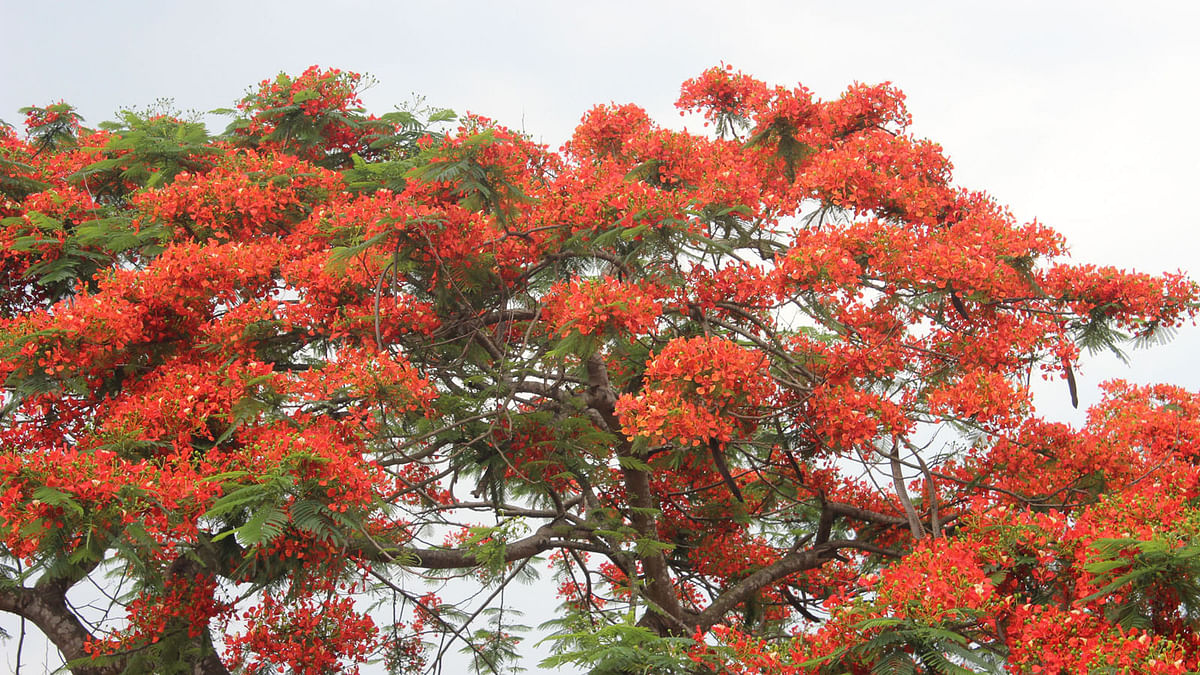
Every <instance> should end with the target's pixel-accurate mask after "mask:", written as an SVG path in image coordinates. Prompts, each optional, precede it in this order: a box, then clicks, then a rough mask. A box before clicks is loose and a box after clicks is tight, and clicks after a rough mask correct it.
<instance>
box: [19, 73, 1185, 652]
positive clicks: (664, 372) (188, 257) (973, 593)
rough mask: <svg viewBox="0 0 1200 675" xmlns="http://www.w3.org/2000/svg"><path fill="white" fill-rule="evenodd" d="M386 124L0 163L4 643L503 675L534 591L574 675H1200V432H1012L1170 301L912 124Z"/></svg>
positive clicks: (313, 109) (166, 134) (890, 117)
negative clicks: (991, 187) (552, 140)
mask: <svg viewBox="0 0 1200 675" xmlns="http://www.w3.org/2000/svg"><path fill="white" fill-rule="evenodd" d="M362 82H363V81H362V78H361V76H359V75H357V74H354V73H349V72H342V71H338V70H325V69H321V68H317V67H313V68H310V69H309V70H307V71H305V72H304V73H302V74H300V75H298V76H288V75H280V76H278V77H277V78H275V79H272V80H265V81H263V82H262V83H260V84H259V85H257V86H256V87H252V88H251V89H250V90H249V92H248V93H247V94H246V96H245V97H244V98H242V99H241V100H240V101H239V103H238V104H237V107H236V109H231V110H229V111H225V112H226V113H227V114H228V115H230V116H231V117H232V118H233V120H234V121H233V122H232V124H230V126H229V128H228V129H227V130H226V131H225V132H224V133H223V134H221V135H216V136H213V135H210V134H209V132H208V131H207V129H206V127H205V126H204V125H203V124H201V123H200V122H199V121H198V119H199V118H197V117H195V116H189V115H187V114H184V113H180V112H178V111H174V110H172V109H171V108H170V106H169V105H167V104H160V105H156V106H152V107H151V108H148V109H146V110H126V111H122V112H121V113H120V114H119V115H118V118H117V120H116V121H114V122H108V123H104V124H101V125H99V128H97V129H92V128H87V127H85V126H84V125H83V122H84V120H82V119H81V118H80V117H79V116H78V115H77V114H76V113H75V111H74V110H73V109H72V108H71V107H70V106H69V105H67V104H65V103H61V102H60V103H57V104H53V105H49V106H45V107H37V108H28V109H26V110H25V111H23V112H25V114H26V120H25V130H24V131H18V130H16V129H13V128H11V127H9V128H4V129H3V130H0V218H2V220H0V278H2V280H3V283H0V381H2V382H3V387H4V389H3V391H4V393H3V398H2V399H0V405H2V410H0V469H2V470H0V566H2V567H0V610H4V611H7V612H11V613H14V614H17V615H19V616H20V617H22V619H23V620H25V621H28V622H29V623H31V624H33V625H35V626H36V627H37V628H38V629H39V630H40V631H41V632H42V633H44V634H45V636H46V637H47V638H48V639H49V640H50V641H51V642H52V643H53V644H54V645H55V646H56V647H57V648H58V649H59V650H60V651H61V653H62V655H63V657H64V659H65V660H67V661H68V667H69V668H70V670H71V671H72V672H74V673H78V674H80V675H107V674H110V673H111V674H115V673H149V672H153V673H184V672H188V673H193V672H202V673H231V672H232V673H266V672H276V670H277V669H280V670H284V671H287V672H295V673H306V674H307V673H326V672H356V671H357V670H358V669H359V668H360V666H362V665H363V664H366V663H371V662H376V661H378V662H382V663H383V664H384V665H386V667H387V668H389V669H390V670H391V671H392V672H397V673H420V672H426V671H427V670H428V669H429V668H430V667H432V666H434V665H436V664H437V663H439V662H440V661H441V660H442V659H443V658H444V657H445V654H446V653H447V652H448V651H450V650H453V651H462V652H464V653H465V654H467V655H468V656H469V657H470V658H471V659H473V662H474V664H475V667H476V668H477V669H478V671H479V672H497V673H499V672H507V671H508V670H510V669H511V668H513V667H515V666H519V665H521V664H522V659H521V655H522V653H523V651H524V650H525V649H526V647H525V645H526V644H528V643H522V642H521V640H522V638H523V637H527V636H528V635H530V633H529V632H528V631H525V630H523V629H522V627H521V626H520V625H519V624H520V623H521V621H522V619H521V618H520V617H518V616H516V615H515V614H516V613H515V612H513V611H512V610H511V609H509V608H508V607H507V605H506V604H505V601H504V598H505V594H504V591H505V589H506V587H508V586H509V585H510V584H512V583H517V582H521V581H527V580H529V579H530V578H532V577H534V576H537V575H539V574H540V575H541V576H542V577H543V581H541V582H539V583H538V584H536V585H534V586H533V587H532V589H533V590H532V591H528V592H543V591H544V592H547V594H548V595H552V594H553V593H554V592H555V591H557V600H556V601H557V602H558V603H561V605H560V608H559V610H558V612H557V613H556V614H555V618H554V619H553V620H552V621H551V622H550V624H549V625H546V626H543V633H541V634H549V636H550V637H549V638H547V639H549V640H550V641H551V642H552V644H553V645H554V648H555V649H554V656H552V657H551V658H550V659H548V660H547V662H546V665H547V666H555V665H559V666H567V667H568V668H571V669H575V670H578V671H589V672H594V673H607V674H618V673H680V674H683V673H688V674H693V673H694V674H700V673H784V674H789V673H843V672H851V673H868V672H890V673H915V672H928V673H958V672H996V671H1008V672H1014V673H1075V672H1093V671H1102V670H1104V669H1106V668H1108V669H1111V670H1112V671H1113V672H1118V671H1119V672H1156V673H1159V672H1161V673H1184V672H1187V671H1189V670H1197V669H1200V633H1198V631H1197V619H1198V617H1200V614H1198V612H1200V586H1198V584H1200V544H1197V543H1194V540H1195V539H1196V536H1197V534H1198V532H1200V502H1198V499H1200V490H1198V488H1200V461H1198V457H1200V421H1198V413H1200V398H1198V397H1197V395H1196V394H1194V393H1192V392H1189V391H1185V390H1182V389H1180V388H1177V387H1172V386H1134V385H1131V384H1127V383H1123V382H1109V383H1106V384H1104V385H1103V391H1104V396H1103V400H1102V401H1101V402H1100V403H1099V404H1098V405H1096V406H1095V407H1093V408H1092V409H1091V410H1090V411H1089V412H1088V416H1087V422H1086V424H1084V425H1082V426H1081V427H1078V428H1073V427H1070V426H1068V425H1066V424H1063V423H1058V422H1054V421H1052V420H1047V419H1044V418H1043V417H1041V416H1039V415H1038V413H1037V411H1036V410H1035V408H1034V405H1033V398H1032V394H1031V386H1032V383H1033V382H1034V381H1036V380H1041V379H1047V380H1051V381H1052V382H1053V383H1054V386H1056V387H1059V388H1060V390H1061V396H1062V397H1064V399H1069V400H1071V401H1072V402H1075V403H1077V400H1078V392H1077V386H1078V385H1077V383H1076V378H1075V368H1076V365H1077V363H1078V362H1079V360H1080V358H1081V356H1082V355H1084V354H1085V353H1086V352H1089V351H1095V350H1098V349H1099V350H1103V349H1112V350H1118V351H1119V350H1120V349H1121V348H1122V347H1123V346H1124V345H1125V343H1126V342H1129V341H1135V342H1148V341H1154V340H1157V339H1160V338H1162V337H1165V336H1169V334H1170V331H1171V330H1172V329H1173V328H1175V327H1176V326H1178V325H1179V324H1180V323H1181V322H1184V321H1188V320H1190V319H1191V318H1192V317H1193V316H1194V315H1195V312H1196V310H1197V306H1198V305H1197V287H1196V285H1195V284H1194V283H1193V282H1191V281H1190V280H1188V279H1187V278H1185V277H1184V276H1183V275H1182V274H1166V275H1161V276H1152V275H1148V274H1142V273H1137V272H1130V271H1125V270H1120V269H1115V268H1110V267H1097V266H1093V265H1088V264H1079V263H1073V262H1069V261H1067V260H1066V259H1065V255H1064V254H1065V251H1066V245H1065V242H1064V240H1063V238H1062V237H1061V236H1060V235H1059V234H1057V233H1056V232H1055V231H1054V230H1053V229H1051V228H1050V227H1047V226H1045V225H1043V224H1041V223H1038V222H1031V223H1020V222H1018V221H1017V220H1016V219H1014V217H1013V216H1012V215H1011V214H1010V213H1009V212H1008V211H1007V210H1006V209H1005V208H1004V207H1002V206H1001V205H999V204H997V203H996V202H995V201H994V200H993V199H992V198H990V197H989V196H987V195H986V194H984V193H982V192H974V191H969V190H965V189H962V188H958V187H955V186H954V185H953V183H952V178H951V164H950V162H949V160H948V159H947V158H946V157H945V155H944V154H943V152H942V150H941V148H940V147H939V146H938V145H936V144H935V143H932V142H929V141H926V140H921V139H918V138H915V137H913V136H912V135H911V134H910V133H909V132H908V125H909V123H910V117H909V114H908V112H907V111H906V109H905V107H904V97H903V95H902V94H901V92H900V91H898V90H897V89H895V88H894V87H892V86H890V85H887V84H884V85H878V86H867V85H862V84H854V85H852V86H850V87H849V88H848V89H847V90H846V91H845V92H844V93H843V94H842V95H841V96H840V97H838V98H836V99H833V100H828V101H825V100H820V99H818V98H817V97H815V96H814V95H813V94H812V93H811V92H809V91H808V90H806V89H805V88H803V87H800V86H796V87H776V86H769V85H767V84H764V83H762V82H760V81H757V80H755V79H753V78H752V77H750V76H748V75H745V74H742V73H740V72H736V71H734V70H733V69H731V68H729V67H725V66H721V67H716V68H713V69H710V70H708V71H706V72H704V73H703V74H701V75H700V76H698V77H697V78H695V79H692V80H689V81H688V82H686V83H684V85H683V88H682V94H681V97H680V99H679V102H678V106H679V107H680V109H681V110H682V111H685V112H687V111H691V112H698V113H701V114H702V115H703V117H704V119H705V120H707V122H706V123H705V128H704V129H702V130H701V132H700V133H695V132H688V131H675V130H671V129H668V128H665V127H662V126H659V125H658V124H656V123H655V122H654V121H652V120H651V119H650V118H649V117H648V115H647V114H646V113H645V111H644V110H642V109H641V108H639V107H637V106H635V105H603V106H598V107H596V108H594V109H592V110H591V111H589V112H588V113H587V114H586V115H584V117H583V119H582V121H581V122H580V124H579V126H578V128H577V130H576V131H575V133H574V135H573V136H572V138H571V139H570V140H569V141H568V142H567V143H566V144H565V145H564V146H563V147H562V148H560V149H559V150H557V151H555V150H551V149H549V148H547V147H545V146H543V145H539V144H537V143H534V142H532V141H531V140H530V139H529V138H528V137H526V136H525V135H523V134H521V133H517V132H514V131H513V130H510V129H507V128H505V127H503V126H501V125H499V124H496V123H494V122H493V121H491V120H488V119H486V118H483V117H479V116H467V117H465V118H462V119H458V118H456V117H455V116H454V115H453V114H452V113H449V112H448V111H442V110H436V109H429V108H423V107H421V106H419V105H412V106H408V107H404V108H399V109H397V110H395V111H393V112H390V113H388V114H384V115H381V116H375V115H371V114H368V113H367V112H366V111H365V110H364V109H362V104H361V102H360V100H359V98H358V93H359V90H360V88H361V85H362ZM446 580H456V581H454V582H453V583H454V584H456V585H457V586H454V587H458V588H461V587H463V586H464V585H470V586H473V587H475V588H477V590H478V592H477V593H476V594H474V595H473V596H471V599H470V600H468V601H466V602H455V603H451V602H448V601H447V600H446V599H445V598H446V597H448V596H447V593H450V592H451V590H447V587H446V585H445V581H446ZM88 589H93V590H88ZM94 589H100V592H103V593H108V594H109V595H110V597H109V598H107V599H105V600H103V601H101V602H91V603H89V604H88V605H87V606H82V604H81V603H80V602H78V601H76V600H73V599H72V598H78V597H81V596H80V595H79V594H81V593H83V594H86V593H89V592H90V593H93V594H95V593H96V592H97V591H96V590H94ZM551 600H552V599H551V598H548V602H550V601H551ZM525 665H529V664H525ZM1123 668H1124V669H1125V670H1121V669H1123Z"/></svg>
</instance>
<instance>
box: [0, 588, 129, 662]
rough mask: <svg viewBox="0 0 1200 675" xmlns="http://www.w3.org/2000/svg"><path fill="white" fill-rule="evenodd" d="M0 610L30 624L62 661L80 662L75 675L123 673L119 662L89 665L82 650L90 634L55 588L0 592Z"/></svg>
mask: <svg viewBox="0 0 1200 675" xmlns="http://www.w3.org/2000/svg"><path fill="white" fill-rule="evenodd" d="M0 611H5V612H12V613H13V614H16V615H17V616H22V617H25V618H26V619H27V620H29V621H32V622H33V624H34V625H35V626H37V627H38V629H39V630H41V631H42V634H44V635H45V636H46V638H47V639H49V640H50V642H51V643H53V644H54V646H55V647H57V648H58V651H60V652H62V655H63V658H65V659H66V660H67V661H68V662H71V661H79V662H80V663H82V664H83V665H77V666H73V667H72V668H71V672H72V673H75V675H116V674H117V673H120V672H121V671H122V670H124V665H123V664H122V663H120V662H119V661H117V662H111V663H107V664H105V665H99V664H92V663H91V661H90V659H91V656H90V655H89V654H88V653H87V652H85V651H84V650H83V646H84V644H86V643H87V641H88V640H89V639H90V638H91V637H92V635H91V633H89V632H88V631H87V629H86V628H84V626H83V622H81V621H80V620H79V617H77V616H75V614H74V613H73V612H72V611H71V610H70V608H69V607H67V601H66V596H65V595H64V594H63V593H60V592H58V591H57V589H54V588H42V589H37V588H23V587H15V588H4V589H0Z"/></svg>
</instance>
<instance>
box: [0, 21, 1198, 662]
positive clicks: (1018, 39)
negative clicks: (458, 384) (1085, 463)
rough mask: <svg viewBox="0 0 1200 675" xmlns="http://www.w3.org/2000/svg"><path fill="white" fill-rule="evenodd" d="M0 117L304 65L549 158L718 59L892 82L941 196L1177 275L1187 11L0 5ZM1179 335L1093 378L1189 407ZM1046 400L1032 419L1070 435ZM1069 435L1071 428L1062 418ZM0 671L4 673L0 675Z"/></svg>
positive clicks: (221, 96)
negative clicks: (966, 193) (602, 108)
mask: <svg viewBox="0 0 1200 675" xmlns="http://www.w3.org/2000/svg"><path fill="white" fill-rule="evenodd" d="M0 8H2V11H0V16H2V17H3V21H4V23H5V25H6V27H7V30H6V31H5V38H4V40H2V41H0V69H2V70H0V119H5V120H8V121H9V122H12V123H17V122H19V121H20V115H19V114H18V113H17V112H16V111H17V109H18V108H20V107H23V106H26V105H33V104H38V105H42V104H46V103H49V102H52V101H57V100H58V99H65V100H66V101H68V102H70V103H72V104H74V105H75V106H77V108H78V109H79V111H80V112H81V113H82V114H83V115H84V117H85V118H86V120H87V122H88V123H89V124H95V123H98V122H100V121H102V120H104V119H108V118H110V117H111V116H112V113H113V112H114V111H116V110H117V109H119V108H121V107H128V106H142V105H146V104H149V103H152V102H153V101H154V100H155V99H157V98H160V97H170V98H174V99H175V101H176V105H177V106H179V107H180V108H195V109H198V110H208V109H212V108H217V107H225V106H229V105H230V104H231V103H232V102H233V101H234V100H235V99H237V98H238V97H240V95H241V94H242V93H243V92H244V91H245V89H246V87H248V86H250V85H252V84H254V83H256V82H258V81H259V80H262V79H264V78H267V77H271V76H273V75H274V74H276V73H278V72H279V71H281V70H283V71H287V72H291V73H297V72H299V71H301V70H303V69H304V68H305V67H307V66H309V65H312V64H314V63H315V64H320V65H322V66H334V67H339V68H343V69H348V70H355V71H359V72H365V73H370V74H372V75H374V76H375V77H376V78H377V79H378V80H379V84H378V85H377V86H375V87H374V88H372V89H371V90H369V91H368V92H367V94H366V96H365V99H366V102H367V104H368V107H369V108H371V110H372V111H373V112H386V111H388V110H390V109H391V107H392V106H393V105H394V104H398V103H402V102H404V101H407V100H410V99H411V96H412V94H413V93H416V94H419V95H422V96H424V97H425V98H426V99H427V101H428V102H429V103H430V104H433V105H438V106H445V107H451V108H454V109H455V110H457V111H459V112H464V111H472V112H476V113H479V114H483V115H487V116H489V117H493V118H496V119H498V120H499V121H500V122H502V123H504V124H507V125H509V126H512V127H515V128H519V129H523V130H525V131H526V132H528V133H530V134H531V135H532V136H533V137H534V138H535V139H538V140H540V141H542V142H545V143H548V144H550V145H551V146H553V147H557V146H558V145H559V144H560V143H561V142H562V141H564V140H566V138H567V137H568V135H569V134H570V131H571V129H572V128H573V126H574V124H575V123H576V122H577V121H578V120H579V118H580V116H581V115H582V114H583V113H584V112H585V111H586V110H588V109H589V108H590V107H591V106H592V105H595V104H597V103H608V102H618V103H624V102H634V103H637V104H639V105H641V106H643V107H645V108H646V109H647V110H648V111H649V112H650V113H651V115H653V116H655V117H656V118H657V119H659V120H660V121H662V122H663V123H664V124H670V125H676V124H679V123H680V119H679V117H678V114H677V112H676V111H675V110H674V108H673V107H672V104H673V102H674V100H675V98H676V96H677V94H678V90H679V84H680V83H681V82H682V81H683V80H684V79H686V78H688V77H692V76H694V75H696V74H698V73H699V72H701V71H702V70H703V69H705V68H707V67H709V66H712V65H716V64H718V63H719V62H722V61H724V62H726V63H730V64H732V65H734V66H735V67H737V68H740V69H742V70H744V71H745V72H747V73H750V74H752V75H755V76H757V77H759V78H761V79H765V80H767V81H769V82H772V83H778V84H787V85H791V84H795V83H797V82H799V83H802V84H804V85H805V86H808V87H809V88H810V89H812V90H814V91H815V92H816V93H817V94H818V95H821V96H823V97H833V96H836V95H837V94H838V93H839V92H840V91H841V90H842V89H844V87H845V86H846V85H848V84H850V83H851V82H854V81H862V82H869V83H874V82H879V81H883V80H890V81H892V82H893V83H895V84H896V85H898V86H899V87H900V88H902V89H903V90H904V91H905V92H906V93H907V94H908V104H909V108H910V110H911V112H912V114H913V117H914V120H915V124H914V127H913V131H914V133H916V134H917V135H919V136H924V137H928V138H931V139H933V140H935V141H937V142H939V143H941V144H942V146H943V147H944V148H945V149H946V152H947V153H948V154H949V156H950V158H951V159H952V160H953V162H954V164H955V167H956V178H957V181H958V182H959V183H960V184H962V185H964V186H966V187H970V188H972V189H983V190H986V191H988V192H990V193H991V194H992V195H994V196H995V197H997V198H998V199H999V200H1000V201H1001V202H1003V203H1005V204H1007V205H1008V206H1009V207H1010V208H1011V209H1012V211H1013V213H1015V214H1016V216H1017V217H1018V218H1020V219H1022V220H1028V219H1032V218H1037V219H1038V220H1040V221H1042V222H1044V223H1046V224H1048V225H1050V226H1052V227H1054V228H1056V229H1058V230H1059V231H1061V232H1063V233H1065V234H1066V235H1067V237H1068V239H1069V241H1070V242H1071V245H1072V251H1073V255H1074V259H1075V260H1076V261H1079V262H1095V263H1100V264H1113V265H1118V266H1122V267H1133V268H1136V269H1139V270H1144V271H1148V272H1162V271H1173V270H1177V269H1183V270H1185V271H1191V272H1193V273H1194V274H1198V275H1200V265H1198V264H1197V263H1196V261H1195V256H1196V255H1197V248H1198V247H1197V241H1198V240H1200V234H1198V231H1197V230H1198V228H1197V225H1200V223H1198V220H1200V216H1198V215H1197V209H1196V206H1195V205H1193V204H1192V202H1193V201H1195V200H1196V196H1197V194H1198V193H1200V190H1198V186H1200V131H1198V130H1197V125H1196V122H1195V120H1194V119H1193V117H1195V116H1196V111H1197V110H1200V87H1198V85H1200V82H1198V81H1197V80H1198V75H1200V39H1197V37H1196V35H1197V31H1198V29H1200V3H1194V2H1184V1H1182V0H1181V1H1178V2H1146V1H1142V2H1138V3H1133V2H1128V1H1126V2H1096V1H1091V2H1047V1H1045V0H1043V1H1037V2H1033V1H1030V2H1018V1H1013V0H1008V1H1006V2H988V3H984V2H964V1H962V0H958V1H953V2H930V3H923V4H922V3H916V2H867V1H861V0H860V1H857V2H837V1H836V0H824V1H822V2H817V3H809V2H797V1H795V0H793V1H790V2H759V3H755V2H748V3H730V2H720V3H718V2H699V1H696V0H692V1H690V2H652V1H650V0H642V1H640V2H612V1H609V2H591V3H576V2H569V1H564V0H559V1H558V2H486V3H485V2H478V3H462V2H443V3H436V2H426V3H420V4H418V3H406V2H391V3H385V2H366V1H361V2H333V1H331V0H327V1H325V2H311V1H308V0H303V1H302V0H290V1H288V2H252V1H250V0H243V1H242V2H202V1H194V2H174V3H173V2H163V1H162V0H159V1H158V2H120V1H113V0H109V1H107V2H96V1H95V0H91V1H90V2H61V1H52V0H42V1H40V2H30V1H28V0H22V1H20V2H17V1H15V0H0ZM1197 353H1200V331H1198V330H1197V329H1195V328H1194V327H1189V328H1187V329H1185V330H1183V331H1181V333H1180V335H1179V337H1178V338H1177V339H1176V341H1175V342H1174V343H1173V344H1171V345H1168V346H1166V347H1163V348H1158V349H1156V350H1153V351H1144V352H1137V353H1135V354H1134V355H1133V356H1134V361H1133V365H1132V366H1131V367H1128V368H1127V367H1124V366H1121V365H1119V364H1117V363H1115V362H1113V361H1112V360H1110V359H1100V360H1093V361H1092V363H1091V365H1090V366H1088V365H1085V367H1084V368H1083V369H1081V372H1080V399H1081V403H1082V407H1086V405H1087V404H1089V403H1092V402H1095V400H1096V398H1097V397H1096V393H1095V385H1096V384H1097V382H1098V381H1099V380H1100V379H1104V378H1109V377H1124V378H1126V379H1130V380H1134V381H1138V382H1151V381H1167V382H1173V383H1177V384H1181V385H1184V386H1188V387H1189V388H1192V389H1200V365H1198V364H1197V362H1196V361H1195V360H1194V359H1193V355H1195V354H1197ZM1065 399H1066V394H1065V392H1064V393H1063V394H1062V396H1061V397H1059V398H1058V399H1056V400H1052V401H1049V402H1047V403H1046V407H1047V408H1048V409H1050V410H1053V411H1054V413H1055V414H1059V415H1068V414H1069V413H1068V411H1067V410H1066V406H1064V405H1062V404H1063V402H1064V401H1065ZM1074 419H1078V417H1077V416H1076V417H1074ZM0 667H2V666H0Z"/></svg>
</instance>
